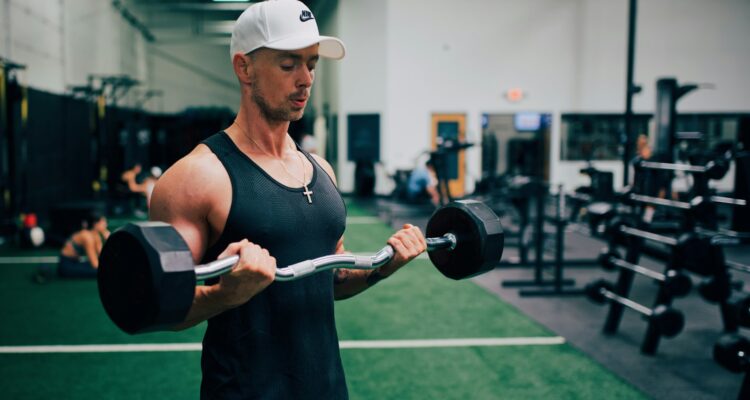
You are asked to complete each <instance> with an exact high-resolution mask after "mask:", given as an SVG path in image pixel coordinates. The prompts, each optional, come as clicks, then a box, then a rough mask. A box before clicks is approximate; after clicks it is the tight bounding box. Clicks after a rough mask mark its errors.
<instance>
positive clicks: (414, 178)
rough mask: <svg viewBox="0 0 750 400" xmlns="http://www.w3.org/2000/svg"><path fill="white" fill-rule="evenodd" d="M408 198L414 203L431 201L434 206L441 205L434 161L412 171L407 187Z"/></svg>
mask: <svg viewBox="0 0 750 400" xmlns="http://www.w3.org/2000/svg"><path fill="white" fill-rule="evenodd" d="M406 197H407V199H408V200H409V201H410V202H412V203H421V202H425V201H427V200H429V201H430V202H431V203H432V205H434V206H438V205H440V194H439V193H438V191H437V177H436V176H435V165H434V164H433V163H432V160H427V162H426V163H425V164H424V165H419V166H417V168H414V170H413V171H411V174H409V181H408V182H407V185H406Z"/></svg>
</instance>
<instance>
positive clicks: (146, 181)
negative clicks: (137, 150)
mask: <svg viewBox="0 0 750 400" xmlns="http://www.w3.org/2000/svg"><path fill="white" fill-rule="evenodd" d="M149 172H150V174H149V175H148V176H146V177H145V178H143V180H142V181H141V182H140V183H138V181H137V180H136V177H137V176H138V174H140V173H141V165H140V164H136V165H135V166H134V167H133V168H132V169H129V170H127V171H125V172H123V173H122V176H121V178H122V180H123V182H125V183H127V184H128V189H130V191H131V192H133V193H140V194H142V195H143V196H145V197H146V207H148V206H149V204H150V203H151V192H152V191H153V190H154V185H156V181H157V180H158V179H159V177H160V176H161V173H162V171H161V168H159V167H156V166H154V167H151V170H150V171H149Z"/></svg>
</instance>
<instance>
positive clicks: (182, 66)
mask: <svg viewBox="0 0 750 400" xmlns="http://www.w3.org/2000/svg"><path fill="white" fill-rule="evenodd" d="M227 43H229V39H227ZM148 53H149V63H150V65H151V77H150V87H151V88H153V89H156V90H161V91H162V92H163V98H161V99H157V101H153V102H150V103H149V104H148V109H150V110H152V111H159V112H179V111H182V110H183V109H185V108H186V107H200V106H203V107H228V108H230V109H232V110H235V111H236V110H237V108H238V106H239V103H240V86H239V83H238V81H237V78H236V77H235V75H234V70H233V69H232V62H231V59H230V57H229V46H228V45H226V46H224V45H212V44H190V43H183V44H164V45H162V44H158V42H157V43H156V44H150V45H149V52H148Z"/></svg>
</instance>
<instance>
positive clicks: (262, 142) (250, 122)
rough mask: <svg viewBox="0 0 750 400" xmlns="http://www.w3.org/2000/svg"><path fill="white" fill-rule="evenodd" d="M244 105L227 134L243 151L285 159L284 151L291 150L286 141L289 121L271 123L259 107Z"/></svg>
mask: <svg viewBox="0 0 750 400" xmlns="http://www.w3.org/2000/svg"><path fill="white" fill-rule="evenodd" d="M244 103H245V102H243V104H242V105H241V106H240V111H239V113H237V117H236V118H235V120H234V124H233V126H231V127H230V128H228V129H227V130H226V132H227V133H228V134H229V135H230V136H231V137H232V139H234V140H235V143H237V144H239V145H240V147H241V148H243V149H250V150H253V151H254V152H259V153H266V154H270V155H272V156H275V157H280V158H281V157H283V154H284V151H286V150H288V149H289V147H288V146H289V145H288V144H287V141H286V137H287V131H288V130H289V121H269V120H268V119H267V118H266V117H265V116H264V115H263V114H262V113H261V112H260V110H258V107H253V106H251V105H248V104H244ZM251 138H252V139H251ZM258 147H260V149H259V148H258Z"/></svg>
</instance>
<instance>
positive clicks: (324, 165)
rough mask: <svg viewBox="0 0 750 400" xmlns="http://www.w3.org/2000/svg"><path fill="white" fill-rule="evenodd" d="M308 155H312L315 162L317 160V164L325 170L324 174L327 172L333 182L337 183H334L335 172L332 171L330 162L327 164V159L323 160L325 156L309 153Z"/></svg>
mask: <svg viewBox="0 0 750 400" xmlns="http://www.w3.org/2000/svg"><path fill="white" fill-rule="evenodd" d="M310 156H312V158H313V159H314V160H315V162H317V163H318V165H320V167H321V168H323V171H325V172H326V174H328V176H330V177H331V180H332V181H333V184H334V185H337V183H336V174H335V173H334V172H333V167H331V164H329V163H328V161H326V160H325V158H323V157H321V156H319V155H317V154H313V153H310Z"/></svg>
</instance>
